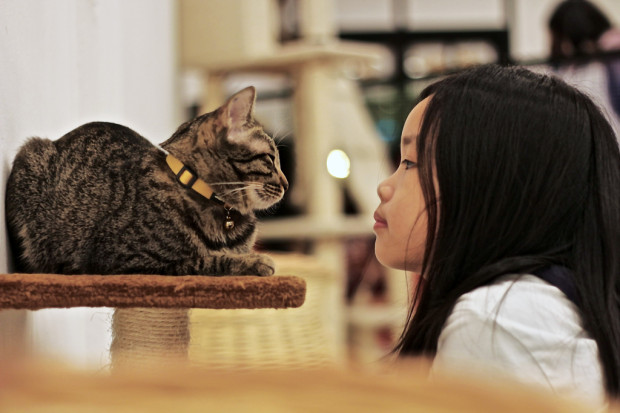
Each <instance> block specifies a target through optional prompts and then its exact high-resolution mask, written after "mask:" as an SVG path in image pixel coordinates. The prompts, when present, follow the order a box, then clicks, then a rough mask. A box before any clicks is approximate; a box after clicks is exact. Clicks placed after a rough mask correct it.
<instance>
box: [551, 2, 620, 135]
mask: <svg viewBox="0 0 620 413" xmlns="http://www.w3.org/2000/svg"><path fill="white" fill-rule="evenodd" d="M548 28H549V31H550V34H551V54H550V57H551V61H552V63H553V66H554V70H555V72H556V74H557V75H559V76H560V77H562V78H563V79H564V80H565V81H567V82H568V83H570V84H571V85H573V86H575V87H577V88H579V89H581V90H582V91H584V92H585V93H587V94H588V95H589V96H590V97H591V98H592V99H593V100H594V101H595V102H596V103H597V104H598V105H599V106H600V107H601V108H602V110H603V111H604V112H605V114H606V115H607V117H608V120H609V121H610V123H611V124H612V126H613V128H614V130H615V132H616V136H618V135H619V134H620V30H618V29H616V28H615V27H613V25H612V23H611V21H610V20H609V18H608V17H607V16H606V15H605V14H604V13H603V12H602V11H601V10H600V9H599V8H598V7H597V6H595V5H594V4H593V3H591V2H589V1H587V0H565V1H562V2H561V3H560V4H558V5H557V6H556V8H555V9H554V10H553V12H552V13H551V17H550V18H549V24H548ZM614 51H615V52H617V54H610V53H609V52H614Z"/></svg>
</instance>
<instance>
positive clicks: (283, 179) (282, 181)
mask: <svg viewBox="0 0 620 413" xmlns="http://www.w3.org/2000/svg"><path fill="white" fill-rule="evenodd" d="M280 185H282V188H284V192H286V191H287V190H288V181H287V180H286V176H284V175H280Z"/></svg>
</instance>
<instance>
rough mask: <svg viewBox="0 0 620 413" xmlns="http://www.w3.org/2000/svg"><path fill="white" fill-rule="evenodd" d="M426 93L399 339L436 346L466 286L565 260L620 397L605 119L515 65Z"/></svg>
mask: <svg viewBox="0 0 620 413" xmlns="http://www.w3.org/2000/svg"><path fill="white" fill-rule="evenodd" d="M427 96H432V97H431V99H430V102H429V104H428V106H427V109H426V112H425V115H424V121H423V123H422V127H421V131H420V136H419V138H418V141H417V149H418V165H419V176H420V181H421V187H422V190H423V193H424V197H425V201H426V205H427V211H428V234H427V244H426V249H425V255H424V262H423V265H422V274H423V276H424V280H423V281H422V282H420V283H418V285H417V287H416V291H415V294H414V299H413V302H412V305H411V310H410V314H409V318H408V322H407V326H406V328H405V330H404V332H403V333H402V336H401V337H400V340H399V342H398V344H397V346H396V348H395V351H396V352H397V353H398V354H400V355H424V356H431V357H432V356H434V354H435V352H436V350H437V341H438V338H439V334H440V332H441V329H442V327H443V325H444V323H445V321H446V319H447V317H448V316H449V314H450V312H451V311H452V309H453V307H454V305H455V303H456V301H457V299H458V298H459V297H460V296H461V295H463V294H465V293H467V292H470V291H472V290H474V289H475V288H478V287H481V286H484V285H488V284H490V283H492V282H493V281H494V280H495V279H497V278H498V277H499V276H502V275H505V274H510V273H531V272H533V271H536V270H538V269H541V268H543V267H546V266H549V265H561V266H564V267H567V268H569V269H570V270H571V272H572V274H573V277H574V280H573V281H574V286H575V288H576V289H577V295H578V296H577V302H578V303H579V304H578V308H579V311H580V314H581V317H582V321H583V326H584V328H585V330H586V331H587V332H588V333H589V334H590V336H591V337H592V338H593V339H594V340H595V341H596V343H597V344H598V349H599V356H600V361H601V366H602V369H603V371H604V376H605V383H606V389H607V392H608V394H609V395H611V396H614V397H618V396H619V395H620V376H619V374H620V311H619V310H620V306H619V299H618V292H619V286H620V284H619V282H618V280H619V276H620V255H619V254H618V249H619V248H620V152H619V150H618V144H617V142H616V137H615V136H614V132H613V131H612V128H611V127H610V125H609V123H608V122H607V121H606V119H605V118H604V116H603V115H602V114H601V112H600V110H599V109H598V108H597V107H596V106H595V104H594V103H592V101H591V100H590V99H589V98H588V97H586V96H585V95H584V94H582V93H580V92H579V91H577V90H576V89H574V88H572V87H570V86H568V85H567V84H566V83H564V82H563V81H561V80H560V79H557V78H555V77H550V76H545V75H540V74H535V73H533V72H531V71H529V70H526V69H523V68H519V67H508V68H506V67H500V66H496V65H490V66H482V67H478V68H474V69H470V70H468V71H465V72H462V73H460V74H457V75H454V76H452V77H449V78H446V79H444V80H441V81H439V82H437V83H435V84H433V85H431V86H429V87H428V88H427V89H425V90H424V91H423V92H422V96H421V97H422V98H425V97H427ZM434 178H436V181H437V191H436V189H435V184H434ZM414 310H415V311H414Z"/></svg>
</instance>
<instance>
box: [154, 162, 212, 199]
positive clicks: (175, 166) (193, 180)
mask: <svg viewBox="0 0 620 413" xmlns="http://www.w3.org/2000/svg"><path fill="white" fill-rule="evenodd" d="M166 163H167V164H168V166H169V167H170V169H171V170H172V172H173V173H174V175H175V176H176V178H177V181H179V183H180V184H181V185H183V186H184V187H185V188H189V189H191V190H193V191H195V192H198V193H199V194H200V195H202V196H204V197H205V198H207V199H209V200H211V201H214V202H217V203H218V204H221V205H224V201H222V200H221V199H219V198H218V197H217V195H216V194H215V192H213V189H211V187H210V186H209V184H207V183H206V182H205V181H203V180H202V179H200V178H198V175H196V172H194V171H192V170H191V169H190V168H188V167H187V166H185V165H184V164H183V162H181V161H179V160H178V159H177V158H175V157H174V156H172V155H170V154H168V155H167V156H166Z"/></svg>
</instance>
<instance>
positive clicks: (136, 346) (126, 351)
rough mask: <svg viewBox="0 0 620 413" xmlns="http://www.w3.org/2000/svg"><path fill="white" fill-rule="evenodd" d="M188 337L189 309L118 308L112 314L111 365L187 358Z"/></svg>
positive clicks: (144, 363)
mask: <svg viewBox="0 0 620 413" xmlns="http://www.w3.org/2000/svg"><path fill="white" fill-rule="evenodd" d="M189 339H190V333H189V310H188V309H186V308H174V309H170V308H167V309H159V308H117V309H116V310H114V315H113V316H112V345H111V346H110V355H111V358H112V365H113V366H114V367H119V366H125V365H128V364H139V365H148V364H152V363H154V362H157V363H160V362H162V361H164V362H165V361H179V360H186V359H187V349H188V345H189Z"/></svg>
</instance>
